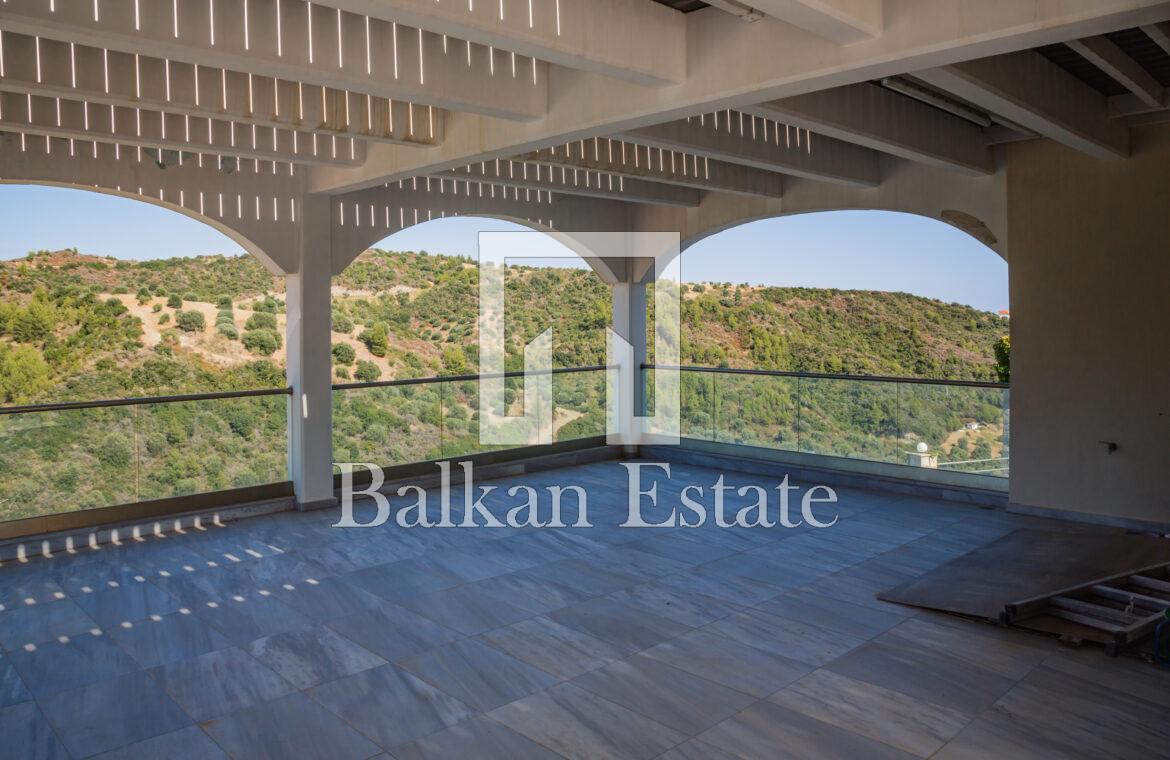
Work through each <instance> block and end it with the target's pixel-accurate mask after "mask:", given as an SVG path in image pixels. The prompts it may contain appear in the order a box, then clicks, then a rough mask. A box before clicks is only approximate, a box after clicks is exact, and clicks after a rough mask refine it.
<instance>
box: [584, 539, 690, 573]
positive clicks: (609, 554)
mask: <svg viewBox="0 0 1170 760" xmlns="http://www.w3.org/2000/svg"><path fill="white" fill-rule="evenodd" d="M582 559H583V560H584V561H585V562H588V563H590V564H592V565H595V566H597V567H601V568H606V567H615V568H621V570H622V572H625V573H633V574H635V575H640V576H642V577H643V578H645V579H649V578H658V577H659V576H663V575H669V574H671V573H679V572H682V571H683V570H686V569H687V568H688V567H690V566H691V565H690V564H689V563H687V562H680V561H679V560H675V559H670V558H669V557H663V556H661V555H659V554H651V553H650V552H644V551H639V550H638V549H636V548H634V547H631V546H629V545H622V546H615V547H614V548H612V549H604V550H602V551H599V552H597V553H595V554H591V555H588V556H586V557H583V558H582Z"/></svg>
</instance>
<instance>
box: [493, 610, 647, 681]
mask: <svg viewBox="0 0 1170 760" xmlns="http://www.w3.org/2000/svg"><path fill="white" fill-rule="evenodd" d="M479 639H480V640H481V641H483V642H485V643H487V644H489V645H491V646H493V647H495V648H496V649H499V650H500V651H501V652H504V653H505V654H509V655H511V656H512V657H515V658H516V659H518V660H523V661H524V662H527V663H528V664H529V665H534V666H536V667H538V668H540V669H541V670H543V671H545V672H546V673H551V674H552V675H554V676H556V677H557V678H573V677H574V676H579V675H581V674H582V673H585V672H588V671H590V670H593V669H595V668H599V667H601V666H602V665H605V664H607V663H610V662H613V661H614V660H620V659H621V658H622V657H624V656H626V654H627V652H626V651H625V650H623V649H621V648H619V647H616V646H614V645H613V644H610V643H608V642H606V641H602V640H601V639H599V638H597V637H596V636H591V635H589V634H588V633H584V632H583V631H578V630H576V629H574V628H569V627H568V626H564V625H561V624H560V623H557V622H554V621H553V620H551V619H549V618H547V617H544V616H540V617H534V618H531V619H529V620H523V621H521V622H519V623H515V624H513V625H510V626H506V627H504V628H497V629H496V630H494V631H488V632H487V633H484V634H482V635H480V636H479Z"/></svg>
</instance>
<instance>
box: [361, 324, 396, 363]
mask: <svg viewBox="0 0 1170 760" xmlns="http://www.w3.org/2000/svg"><path fill="white" fill-rule="evenodd" d="M358 340H360V341H361V342H362V343H365V344H366V348H368V349H370V353H371V354H373V355H374V356H385V355H386V352H387V351H388V350H389V349H390V334H389V331H388V330H387V328H386V323H384V322H379V323H377V324H376V325H374V326H373V327H371V328H370V329H368V330H363V331H362V334H361V335H359V336H358Z"/></svg>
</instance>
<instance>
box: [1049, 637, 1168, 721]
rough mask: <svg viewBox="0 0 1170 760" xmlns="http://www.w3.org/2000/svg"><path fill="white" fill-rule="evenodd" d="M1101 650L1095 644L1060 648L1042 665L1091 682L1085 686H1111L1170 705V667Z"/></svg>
mask: <svg viewBox="0 0 1170 760" xmlns="http://www.w3.org/2000/svg"><path fill="white" fill-rule="evenodd" d="M1100 654H1101V653H1100V652H1099V651H1097V650H1096V649H1094V648H1087V649H1083V650H1073V651H1061V652H1058V653H1056V654H1053V655H1052V656H1050V657H1048V658H1047V659H1046V660H1044V668H1045V669H1046V670H1051V671H1056V672H1059V673H1064V674H1065V675H1069V676H1073V677H1075V678H1078V679H1080V680H1081V681H1084V682H1085V683H1087V684H1091V686H1090V687H1086V688H1093V687H1096V688H1097V689H1110V690H1112V691H1115V692H1119V693H1121V694H1124V695H1126V696H1129V697H1132V698H1135V699H1140V700H1143V701H1145V702H1149V703H1150V704H1153V705H1157V706H1159V707H1161V708H1164V709H1170V670H1167V669H1165V668H1156V667H1153V666H1151V665H1150V664H1148V663H1145V662H1140V661H1137V660H1131V659H1128V658H1122V657H1118V658H1107V657H1101V656H1100Z"/></svg>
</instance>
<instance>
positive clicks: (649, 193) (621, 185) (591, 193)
mask: <svg viewBox="0 0 1170 760" xmlns="http://www.w3.org/2000/svg"><path fill="white" fill-rule="evenodd" d="M432 176H433V177H440V178H443V179H446V180H452V179H454V180H458V181H459V182H471V183H472V185H473V186H474V185H475V183H479V182H483V183H489V184H498V185H501V186H506V187H518V188H524V189H527V190H537V191H542V192H546V193H554V192H555V193H564V194H567V195H580V196H584V197H588V198H608V199H610V200H616V201H628V202H630V203H653V204H657V205H660V206H682V207H687V208H690V207H694V206H698V205H699V193H698V192H697V191H695V190H691V189H689V188H684V187H677V186H674V185H663V184H660V183H656V182H646V181H644V180H639V179H626V178H625V177H624V176H622V175H615V174H609V173H606V172H599V171H592V170H588V169H577V168H567V167H563V166H562V167H552V166H546V165H543V164H538V163H530V162H528V161H516V160H499V161H483V162H480V163H475V164H470V165H467V166H461V167H457V168H455V169H452V170H450V171H446V172H439V173H436V174H434V175H432ZM465 192H467V191H466V190H465Z"/></svg>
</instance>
